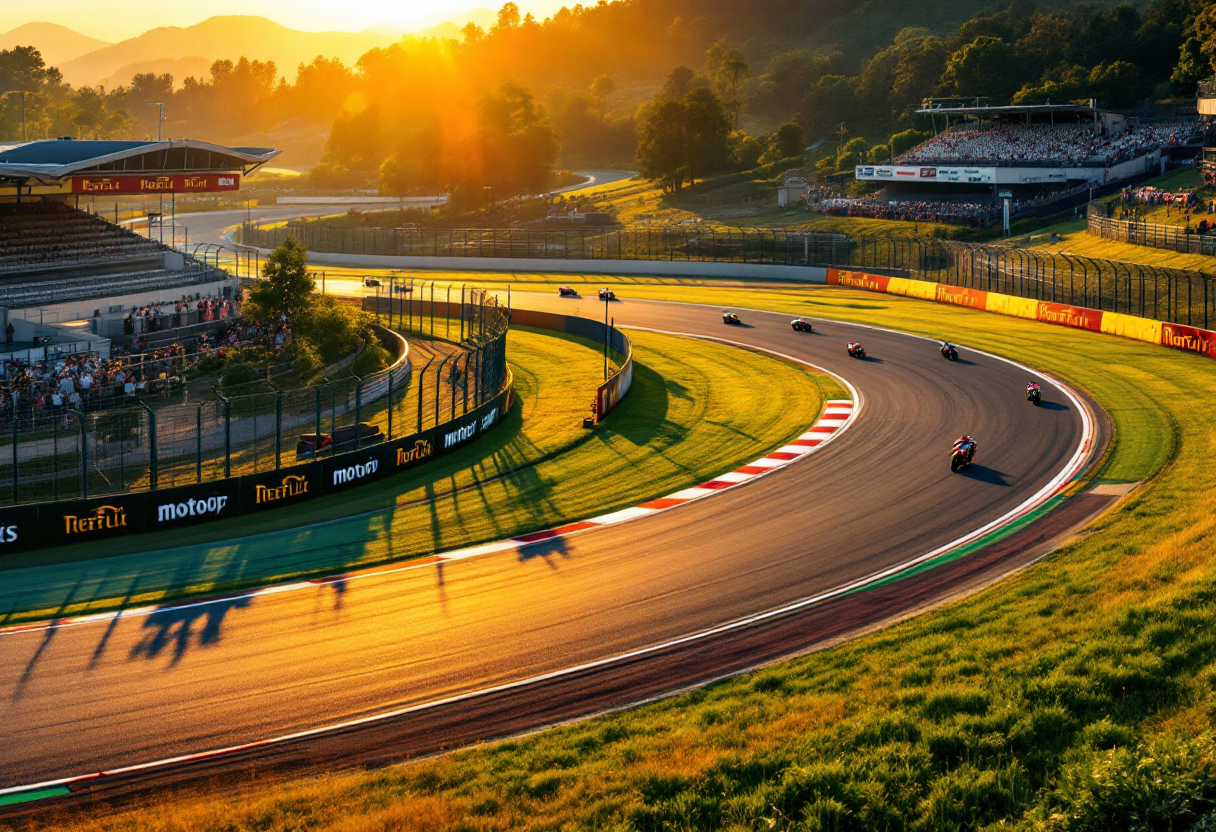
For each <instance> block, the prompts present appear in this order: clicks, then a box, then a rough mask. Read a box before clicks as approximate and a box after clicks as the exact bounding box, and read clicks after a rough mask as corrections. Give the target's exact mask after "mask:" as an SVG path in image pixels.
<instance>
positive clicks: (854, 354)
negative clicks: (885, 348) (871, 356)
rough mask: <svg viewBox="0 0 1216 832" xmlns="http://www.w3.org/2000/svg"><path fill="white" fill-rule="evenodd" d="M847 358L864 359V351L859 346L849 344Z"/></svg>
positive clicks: (852, 343)
mask: <svg viewBox="0 0 1216 832" xmlns="http://www.w3.org/2000/svg"><path fill="white" fill-rule="evenodd" d="M849 356H850V357H851V358H861V359H864V358H865V357H866V349H865V347H863V346H862V345H861V344H858V343H854V342H849Z"/></svg>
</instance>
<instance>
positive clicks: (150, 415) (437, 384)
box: [0, 284, 509, 505]
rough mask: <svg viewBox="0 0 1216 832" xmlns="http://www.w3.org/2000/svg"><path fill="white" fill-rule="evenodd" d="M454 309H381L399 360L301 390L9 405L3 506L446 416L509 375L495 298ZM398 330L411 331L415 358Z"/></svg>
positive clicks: (335, 449)
mask: <svg viewBox="0 0 1216 832" xmlns="http://www.w3.org/2000/svg"><path fill="white" fill-rule="evenodd" d="M416 286H417V287H418V289H417V290H418V291H425V288H424V284H416ZM432 291H435V290H434V289H433V288H432ZM451 312H452V313H453V315H454V316H455V318H456V319H457V320H455V321H443V320H441V319H440V320H436V319H435V318H431V319H427V318H423V317H422V316H417V315H390V314H381V315H379V319H380V323H381V326H382V329H381V331H380V337H381V340H382V341H383V342H384V343H385V346H387V347H389V348H390V352H392V353H393V354H394V355H400V356H401V357H400V358H399V359H398V360H397V361H396V362H395V363H394V364H393V365H392V366H391V367H389V368H388V369H386V370H382V371H379V372H377V373H373V374H369V375H366V376H363V377H361V378H360V377H357V376H353V375H352V376H348V377H344V378H337V379H333V380H326V381H325V382H324V383H322V384H319V385H315V386H311V387H305V388H298V389H276V388H275V387H274V385H273V384H272V383H270V382H263V383H262V384H263V386H264V389H263V390H262V391H259V392H253V393H247V394H243V395H236V396H225V395H224V393H223V392H222V390H221V389H219V388H218V387H212V388H211V389H210V391H209V392H208V393H207V394H206V395H205V396H204V397H203V399H202V400H201V401H195V402H190V401H183V402H166V401H163V400H161V399H159V398H156V397H149V398H147V399H143V398H139V399H136V400H134V401H132V402H130V403H129V404H127V405H126V406H122V407H111V408H107V409H104V410H99V411H96V412H88V413H81V412H78V411H75V410H71V409H69V410H63V411H54V410H51V409H50V408H37V409H35V408H31V407H29V406H23V407H18V408H17V410H16V412H15V413H14V411H13V410H12V409H11V408H9V410H8V412H6V413H4V414H2V415H0V437H2V438H0V477H2V479H0V505H19V504H26V503H35V502H44V501H48V500H69V499H83V498H93V497H101V496H106V495H112V494H123V493H128V492H137V491H148V490H156V489H159V488H169V487H172V486H178V485H188V484H194V483H204V482H212V481H216V480H221V479H225V478H228V477H234V476H237V475H240V474H250V473H259V472H264V471H272V470H278V469H280V468H283V467H286V466H289V465H293V464H295V463H296V461H297V443H298V442H299V441H300V437H301V436H303V435H309V434H327V435H328V436H329V437H330V438H331V440H333V442H332V444H327V445H326V446H324V447H323V448H322V449H320V450H319V451H318V452H317V453H316V454H315V455H311V454H306V455H305V456H304V457H303V458H307V459H312V458H322V457H327V456H332V455H334V454H336V453H342V452H346V451H350V450H356V449H358V448H359V447H362V446H364V445H367V444H370V443H372V442H380V441H387V440H391V439H393V438H395V437H402V436H407V435H410V434H413V433H418V432H421V431H422V430H424V429H426V428H430V427H435V426H438V425H441V424H443V423H445V422H447V421H450V420H451V419H454V418H457V417H459V416H462V415H464V414H466V413H468V412H469V411H471V410H473V409H475V408H476V407H478V406H479V405H481V404H483V403H484V402H486V401H489V400H490V399H492V398H493V397H494V396H495V395H497V394H498V393H499V392H501V391H502V389H503V387H504V385H505V384H506V383H507V381H508V378H509V376H508V372H507V363H506V331H507V326H508V315H507V310H506V309H505V308H503V307H501V306H499V304H498V301H497V298H495V297H494V296H493V295H491V294H489V293H486V292H482V291H477V290H473V291H468V290H466V291H464V292H463V296H462V297H461V298H460V299H459V300H458V301H457V302H454V303H453V304H452V306H451ZM436 317H438V316H436ZM445 324H446V326H445ZM398 333H400V334H398ZM402 335H407V336H410V339H411V343H412V349H411V350H410V351H409V353H410V354H409V355H408V357H407V355H406V351H405V341H404V339H403V338H402ZM445 337H450V338H451V340H450V341H449V340H445ZM242 389H248V387H247V386H246V385H242ZM356 424H363V425H368V426H373V427H372V428H370V429H369V428H363V429H361V430H356V429H355V428H354V426H355V425H356ZM343 428H346V429H347V430H345V431H343ZM367 434H371V435H367Z"/></svg>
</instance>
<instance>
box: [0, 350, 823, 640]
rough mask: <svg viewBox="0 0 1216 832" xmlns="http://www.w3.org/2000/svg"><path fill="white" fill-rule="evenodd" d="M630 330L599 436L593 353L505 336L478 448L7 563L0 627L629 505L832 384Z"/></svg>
mask: <svg viewBox="0 0 1216 832" xmlns="http://www.w3.org/2000/svg"><path fill="white" fill-rule="evenodd" d="M636 336H637V337H636V338H635V339H634V340H635V356H636V357H635V362H636V368H635V372H634V383H633V388H632V389H631V391H630V393H629V395H628V396H627V397H626V398H625V399H624V401H623V403H622V404H621V405H620V406H619V407H618V409H617V410H616V411H614V413H613V414H612V415H611V416H610V417H609V419H608V420H607V421H606V422H605V423H603V424H602V425H600V426H599V427H597V428H596V429H595V430H594V431H586V430H584V429H583V428H582V427H581V421H582V417H583V416H584V415H585V413H586V411H587V407H588V405H589V403H590V401H591V399H592V398H593V397H594V385H595V383H596V382H597V381H598V379H599V377H600V373H601V370H602V357H601V355H600V354H599V352H598V351H597V348H596V347H595V346H594V345H591V344H588V343H581V342H578V341H577V340H575V339H570V338H565V337H562V338H559V337H558V336H554V335H551V334H542V333H541V332H539V331H529V330H524V329H513V330H512V331H511V334H510V335H509V345H508V355H509V356H510V358H511V361H512V364H513V368H514V371H515V377H516V384H517V388H516V389H517V391H518V392H519V397H518V398H519V402H520V403H519V404H518V405H517V406H516V407H515V408H514V409H513V410H512V412H511V413H510V414H509V415H508V418H507V419H506V421H505V422H504V423H503V424H501V425H500V426H499V427H498V428H496V429H495V430H494V431H493V432H492V433H490V434H489V435H487V436H486V437H485V438H484V439H482V440H480V441H478V442H475V443H473V444H471V445H469V446H468V447H466V448H464V449H462V450H460V451H458V452H456V453H453V454H451V455H450V456H446V457H443V458H441V459H439V460H437V461H436V462H435V463H433V464H431V465H427V466H424V467H422V468H419V469H416V470H415V471H411V472H408V473H405V474H402V475H398V476H396V477H392V478H389V479H387V480H384V481H382V482H380V483H377V484H374V485H369V486H366V487H364V488H359V489H354V490H352V491H350V492H348V493H346V494H339V495H333V496H332V497H326V498H324V499H322V500H318V501H314V502H311V503H308V504H306V505H302V506H299V507H295V508H285V509H279V510H276V511H272V512H266V513H264V514H261V515H256V516H254V517H250V518H240V519H236V520H231V521H225V522H222V523H215V524H212V525H205V526H199V527H197V528H194V529H191V530H190V535H189V539H190V541H191V542H190V544H189V545H182V543H183V535H182V533H181V532H180V531H179V532H165V533H159V534H154V535H146V536H141V537H137V538H126V539H120V540H113V541H108V542H106V543H105V544H93V545H90V546H88V547H84V546H73V547H63V548H61V549H57V550H50V551H44V552H30V553H26V554H21V555H13V556H10V557H6V558H4V560H3V562H2V563H3V571H0V611H2V612H0V622H3V623H14V622H17V621H24V620H31V619H42V618H49V617H60V616H65V615H76V614H82V613H86V612H96V611H100V610H105V609H113V608H115V607H118V606H129V605H135V604H148V603H160V602H164V601H167V600H170V599H174V598H181V597H185V596H189V595H203V594H214V593H219V592H226V591H231V590H234V589H240V588H243V587H249V586H255V585H263V584H267V583H272V582H279V581H285V580H294V579H299V578H303V577H308V576H315V575H319V574H326V573H329V574H332V573H334V572H341V571H348V570H352V569H360V568H366V567H369V566H372V565H375V564H379V563H384V562H388V561H396V560H401V559H404V558H408V557H411V556H415V555H421V554H427V553H430V552H433V551H437V550H443V549H451V548H457V547H461V546H466V545H471V544H475V543H480V542H484V541H488V540H498V539H501V538H504V537H511V536H513V535H517V534H522V533H524V532H529V531H535V530H538V529H543V528H547V527H549V526H553V525H557V524H559V523H561V522H564V521H568V520H574V519H578V518H582V517H589V516H593V515H595V514H598V513H603V512H607V511H611V510H613V509H617V508H623V507H626V506H630V505H634V504H636V503H637V502H641V501H644V500H646V499H648V498H651V497H655V496H660V495H662V494H666V493H670V492H671V491H676V490H679V489H680V488H684V487H686V486H688V485H693V484H696V483H698V482H702V481H704V480H705V479H708V478H710V477H712V476H714V475H716V474H718V473H721V472H723V471H726V470H729V469H730V468H733V467H735V466H736V465H738V464H739V463H740V462H743V461H746V460H747V459H750V458H752V457H754V456H758V455H760V454H762V453H764V452H766V451H768V450H770V449H772V448H773V447H776V446H778V445H780V444H782V443H784V442H785V441H787V440H788V439H789V438H790V437H791V436H793V435H795V434H797V433H799V432H801V431H802V430H805V429H806V427H807V426H808V425H810V424H811V423H812V422H813V421H814V419H815V417H816V416H817V415H818V411H819V409H820V401H821V400H822V395H821V393H820V387H819V385H820V384H830V382H829V381H827V380H823V381H819V380H817V379H816V377H815V376H812V375H809V374H807V373H806V372H804V371H803V370H802V369H800V368H798V367H795V366H793V365H791V364H788V363H786V362H783V361H779V360H776V359H773V358H770V357H767V356H763V355H760V354H757V353H753V352H748V351H745V350H740V349H735V348H732V347H725V346H721V345H716V344H706V343H703V342H699V341H692V340H688V339H682V338H676V337H672V336H664V335H658V334H654V333H636ZM760 379H763V380H764V382H763V384H762V383H761V382H760V381H759V380H760ZM833 394H835V390H834V389H833ZM605 482H612V483H613V484H614V488H613V489H612V491H611V493H610V494H609V493H606V492H605V489H604V488H603V484H604V483H605ZM137 548H138V549H140V550H141V551H133V550H135V549H137Z"/></svg>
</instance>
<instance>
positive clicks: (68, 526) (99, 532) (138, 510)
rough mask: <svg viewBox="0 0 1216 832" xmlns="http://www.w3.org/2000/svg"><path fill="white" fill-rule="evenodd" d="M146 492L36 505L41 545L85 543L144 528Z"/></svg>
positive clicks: (147, 495)
mask: <svg viewBox="0 0 1216 832" xmlns="http://www.w3.org/2000/svg"><path fill="white" fill-rule="evenodd" d="M148 498H149V493H148V492H142V493H139V494H114V495H112V496H110V497H98V498H96V499H92V500H72V501H71V502H61V503H51V504H48V505H43V506H39V509H38V525H39V527H40V528H41V529H42V541H41V542H42V544H43V545H44V546H62V545H65V544H69V543H87V542H89V541H93V540H102V539H104V538H108V537H117V536H119V535H124V534H132V533H134V532H142V531H144V530H145V529H146V528H147V524H146V522H145V521H146V520H147V516H148Z"/></svg>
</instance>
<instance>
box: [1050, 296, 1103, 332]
mask: <svg viewBox="0 0 1216 832" xmlns="http://www.w3.org/2000/svg"><path fill="white" fill-rule="evenodd" d="M1035 317H1036V318H1037V319H1038V320H1040V321H1042V322H1043V323H1045V324H1057V325H1059V326H1071V327H1076V328H1077V329H1088V330H1091V331H1093V332H1101V331H1102V313H1101V312H1099V311H1098V310H1097V309H1086V308H1085V307H1084V306H1069V305H1068V304H1065V303H1048V302H1046V301H1039V306H1038V309H1037V311H1036V313H1035Z"/></svg>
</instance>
